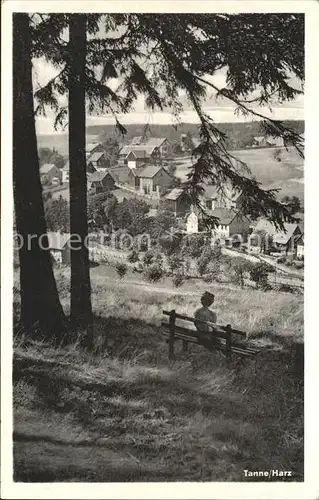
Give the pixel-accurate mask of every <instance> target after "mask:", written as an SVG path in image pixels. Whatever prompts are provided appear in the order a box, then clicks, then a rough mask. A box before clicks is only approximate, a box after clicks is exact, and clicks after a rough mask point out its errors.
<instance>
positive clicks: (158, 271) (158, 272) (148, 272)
mask: <svg viewBox="0 0 319 500" xmlns="http://www.w3.org/2000/svg"><path fill="white" fill-rule="evenodd" d="M163 276H164V272H163V269H162V267H161V266H159V265H158V264H152V265H151V266H149V267H148V268H147V269H145V271H144V278H145V279H146V280H147V281H150V282H151V283H155V282H157V281H159V280H160V279H162V278H163Z"/></svg>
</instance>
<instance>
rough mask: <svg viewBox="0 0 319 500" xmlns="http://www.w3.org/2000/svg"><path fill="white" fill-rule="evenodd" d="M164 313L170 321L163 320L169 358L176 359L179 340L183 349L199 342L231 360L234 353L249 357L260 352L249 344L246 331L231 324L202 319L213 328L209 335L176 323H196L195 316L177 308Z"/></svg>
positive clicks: (185, 349)
mask: <svg viewBox="0 0 319 500" xmlns="http://www.w3.org/2000/svg"><path fill="white" fill-rule="evenodd" d="M163 314H164V315H165V316H168V317H169V321H168V322H166V321H162V326H163V327H164V335H165V336H166V337H168V340H167V342H168V357H169V359H174V344H175V342H176V341H177V340H182V342H183V351H187V349H188V344H189V343H192V344H199V345H202V346H203V347H206V348H208V349H214V350H217V351H220V352H222V353H223V354H224V355H225V356H226V358H227V361H231V358H232V354H236V355H241V356H248V357H252V356H255V355H256V354H258V350H256V349H253V348H252V347H250V346H249V345H248V344H247V341H246V333H245V332H242V331H241V330H235V329H233V328H232V327H231V325H226V326H222V325H217V324H215V323H211V322H209V321H200V323H203V324H206V325H208V326H210V327H211V328H212V330H213V331H212V332H211V333H210V334H209V335H207V334H205V332H200V331H199V330H195V329H190V328H186V327H185V326H179V325H177V324H176V320H183V321H186V322H190V323H192V325H194V323H195V321H196V320H195V318H190V317H189V316H185V315H184V314H177V313H176V311H175V309H173V310H172V311H163ZM238 339H242V340H241V341H240V340H238ZM243 339H245V340H243Z"/></svg>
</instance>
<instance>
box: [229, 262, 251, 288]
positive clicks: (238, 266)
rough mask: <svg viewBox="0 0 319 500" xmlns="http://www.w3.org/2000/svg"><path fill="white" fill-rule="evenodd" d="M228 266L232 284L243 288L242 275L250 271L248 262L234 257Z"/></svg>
mask: <svg viewBox="0 0 319 500" xmlns="http://www.w3.org/2000/svg"><path fill="white" fill-rule="evenodd" d="M230 264H231V267H230V270H231V275H232V276H231V277H232V281H233V283H236V284H238V285H240V286H241V287H242V288H244V284H245V283H244V274H245V273H246V272H249V271H250V269H251V265H250V262H248V261H247V260H246V259H243V258H242V257H235V258H234V259H232V261H231V263H230Z"/></svg>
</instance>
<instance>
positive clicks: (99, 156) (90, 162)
mask: <svg viewBox="0 0 319 500" xmlns="http://www.w3.org/2000/svg"><path fill="white" fill-rule="evenodd" d="M86 165H87V171H88V172H90V171H93V169H94V170H97V171H98V172H99V171H102V170H105V169H107V168H109V167H110V166H111V165H110V159H109V158H107V157H106V155H105V152H104V151H94V152H93V153H91V154H90V155H89V156H88V157H87V160H86Z"/></svg>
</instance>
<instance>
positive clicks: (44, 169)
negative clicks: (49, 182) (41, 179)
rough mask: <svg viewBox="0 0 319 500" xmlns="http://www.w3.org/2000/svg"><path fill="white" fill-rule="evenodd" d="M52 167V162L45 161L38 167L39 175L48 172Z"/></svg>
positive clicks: (53, 166)
mask: <svg viewBox="0 0 319 500" xmlns="http://www.w3.org/2000/svg"><path fill="white" fill-rule="evenodd" d="M52 168H55V165H54V163H45V164H44V165H42V166H41V167H40V175H43V174H48V173H49V172H50V171H51V170H52Z"/></svg>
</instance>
